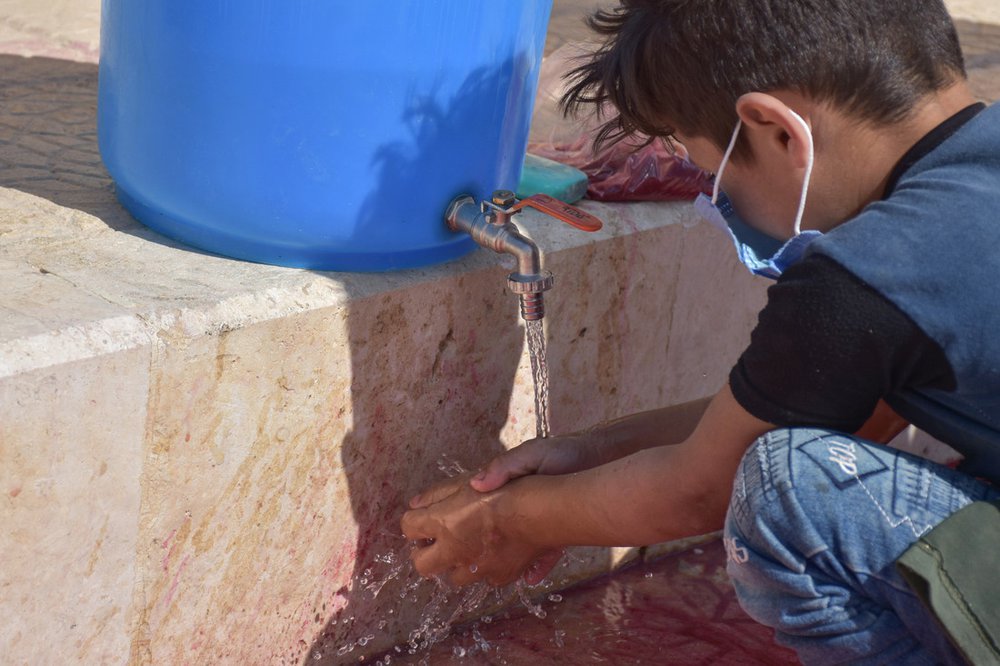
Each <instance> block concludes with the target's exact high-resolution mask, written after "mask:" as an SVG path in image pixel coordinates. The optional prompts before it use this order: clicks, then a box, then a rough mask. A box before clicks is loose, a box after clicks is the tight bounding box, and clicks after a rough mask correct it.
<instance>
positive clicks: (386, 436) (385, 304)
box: [0, 189, 764, 663]
mask: <svg viewBox="0 0 1000 666" xmlns="http://www.w3.org/2000/svg"><path fill="white" fill-rule="evenodd" d="M106 196H110V193H109V192H108V193H107V194H106ZM101 205H102V206H103V209H104V210H105V211H106V213H105V214H104V215H103V217H102V218H99V217H96V216H94V215H91V214H89V213H86V212H83V211H81V210H75V209H68V208H65V207H62V206H59V205H58V204H56V203H54V202H51V201H48V200H46V199H43V198H40V197H37V196H33V195H30V194H26V193H23V192H20V191H17V190H11V189H5V190H0V234H3V239H4V243H3V245H2V249H0V272H2V273H3V274H4V276H5V277H7V276H9V277H10V279H9V280H7V279H5V280H4V282H3V284H5V285H6V286H5V287H4V296H3V299H2V303H3V305H2V306H0V307H2V308H3V311H4V315H5V316H4V319H3V323H2V324H0V398H2V400H0V420H3V422H5V423H7V422H16V423H17V427H15V428H13V429H8V430H7V431H6V432H5V436H4V439H5V441H4V446H6V447H10V449H11V450H15V451H21V452H23V453H22V454H21V455H20V457H18V458H15V459H14V460H15V462H14V464H12V465H9V466H6V467H5V468H4V470H3V471H2V472H0V490H2V491H3V492H4V493H5V494H6V497H7V501H6V503H5V504H4V506H3V508H2V509H0V518H2V519H3V520H4V521H5V524H8V525H11V526H12V532H11V534H15V535H20V536H18V537H17V538H16V539H14V540H13V541H10V542H8V543H6V544H5V548H6V549H7V552H9V553H11V557H10V560H9V561H10V562H11V563H12V564H11V566H9V567H7V568H6V569H5V571H4V574H3V580H2V581H0V584H3V585H4V587H5V589H8V590H10V591H11V592H12V594H10V595H9V596H5V599H9V600H11V602H12V603H19V604H20V607H19V610H18V612H17V613H15V612H14V608H13V607H11V608H9V609H6V610H7V611H8V612H9V613H10V614H11V616H12V617H14V616H16V617H18V622H16V623H13V624H11V625H9V626H8V628H7V630H6V632H7V633H6V635H5V636H4V641H3V642H4V643H5V645H7V646H9V650H8V653H9V654H12V655H15V658H16V659H23V660H25V661H53V660H55V661H59V660H67V659H70V658H77V659H83V660H87V661H91V662H95V663H105V662H108V663H114V662H116V659H115V658H114V655H121V654H123V653H124V652H128V653H130V654H131V657H130V661H131V662H132V663H150V662H152V661H156V662H179V661H184V660H194V661H205V660H210V661H214V662H217V663H245V662H247V661H260V660H262V659H263V660H267V661H273V660H279V659H281V658H291V657H292V655H293V654H295V655H299V654H302V653H304V652H303V651H304V650H305V649H306V648H307V647H313V646H322V645H333V646H336V645H337V644H342V643H345V642H350V641H351V640H355V639H356V638H357V637H358V636H359V635H364V634H365V633H367V632H372V631H374V628H373V627H372V626H365V625H363V624H361V623H357V624H355V625H351V626H349V627H345V626H344V625H343V619H345V618H347V617H350V616H355V617H372V618H377V617H380V616H385V613H386V612H387V608H389V607H391V606H386V605H385V604H384V603H383V602H380V601H378V600H375V599H371V598H368V597H366V596H365V595H364V593H363V590H361V589H359V586H358V583H357V580H358V577H359V572H361V571H362V570H363V569H364V568H366V567H369V566H371V562H372V558H373V557H374V555H375V554H377V553H378V552H380V549H384V548H388V547H391V546H392V541H391V540H388V541H387V540H386V537H385V536H384V535H385V534H386V533H391V532H392V531H395V530H396V527H395V524H396V520H398V516H399V513H400V510H401V507H402V506H403V503H404V502H405V499H406V497H407V496H408V495H409V494H410V493H413V492H415V491H416V490H417V489H419V488H421V487H423V486H424V485H426V484H427V483H430V482H432V481H434V480H435V479H436V478H438V476H437V475H438V472H437V470H436V465H435V460H436V459H437V458H439V457H440V456H442V455H449V456H451V457H453V458H457V459H459V460H460V462H462V464H463V465H465V466H466V467H469V468H471V467H473V466H475V465H477V464H479V463H481V462H482V461H484V460H486V459H488V458H489V457H490V456H492V455H495V454H496V452H498V451H499V450H502V449H503V448H504V447H509V446H512V445H514V444H516V443H518V442H520V441H522V440H523V439H526V438H528V437H531V436H532V434H533V423H534V413H533V399H532V396H531V380H530V368H529V364H528V360H527V358H526V356H525V353H524V349H523V338H522V335H523V334H522V332H521V328H520V326H519V324H518V319H517V307H516V300H515V298H514V297H513V296H512V295H511V294H509V293H507V292H506V289H505V287H504V277H505V275H506V273H507V272H508V268H507V267H505V266H504V263H505V259H504V258H503V257H500V256H498V255H495V254H493V253H490V252H487V251H484V250H481V251H477V252H475V253H474V254H472V255H470V256H468V257H466V258H464V259H461V260H459V261H455V262H451V263H449V264H445V265H441V266H436V267H431V268H427V269H422V270H414V271H405V272H400V273H393V274H380V275H359V274H336V273H316V272H311V271H303V270H295V269H285V268H278V267H272V266H262V265H256V264H249V263H245V262H239V261H233V260H229V259H225V258H221V257H216V256H211V255H206V254H202V253H199V252H197V251H192V250H190V249H186V248H182V247H179V246H177V245H176V244H173V243H171V242H170V241H168V240H166V239H163V238H162V237H159V236H157V235H156V234H153V233H152V232H150V231H148V230H145V229H144V228H142V227H140V226H137V225H135V224H134V223H130V222H129V221H128V220H126V219H124V217H123V213H121V211H120V210H116V209H115V207H114V205H113V202H107V201H106V202H104V203H103V204H101ZM584 205H585V206H586V207H587V208H588V210H590V211H591V212H593V213H595V214H597V215H599V216H600V217H602V218H603V219H604V220H605V222H606V228H605V229H604V230H603V231H601V232H599V233H598V234H594V235H585V234H582V233H580V232H577V231H575V230H572V229H570V228H568V227H565V226H563V225H560V224H558V223H555V222H553V221H551V220H549V219H548V218H544V217H540V216H536V215H534V214H532V213H527V214H525V215H524V216H523V226H524V228H525V230H526V232H527V233H528V234H529V235H531V236H533V237H534V238H535V239H536V241H537V242H538V244H539V245H540V247H542V248H543V250H544V253H545V261H546V264H547V266H548V267H549V268H550V269H551V270H553V271H554V272H555V274H556V276H557V278H556V279H557V286H556V288H555V289H554V290H553V291H552V292H549V294H548V295H547V297H548V310H549V317H548V318H547V322H546V335H547V338H548V341H549V367H550V374H551V375H552V381H553V387H552V397H551V404H552V419H551V420H552V425H553V429H554V432H565V431H569V430H572V429H576V428H580V427H585V426H587V425H591V424H593V423H596V422H598V421H601V420H605V419H608V418H613V417H616V416H619V415H621V414H623V413H626V412H629V411H634V410H637V409H646V408H652V407H655V406H658V405H661V404H670V403H671V402H684V401H687V400H691V399H695V398H699V397H703V396H705V395H708V394H710V393H712V392H714V390H715V389H716V388H717V387H718V385H719V384H720V383H721V381H723V378H724V376H725V372H726V370H727V369H728V367H729V365H730V364H731V362H732V360H733V357H734V355H735V353H736V352H738V350H739V348H740V347H741V345H742V344H743V342H744V340H745V338H746V336H747V335H748V333H749V330H750V327H751V326H752V323H753V319H754V313H755V311H756V308H757V307H759V305H760V304H761V303H762V298H763V292H762V288H763V286H764V285H763V284H761V283H760V282H758V281H755V280H752V279H751V278H750V277H749V276H746V275H745V274H744V273H743V272H742V269H741V267H739V266H738V265H736V264H735V262H734V261H733V260H732V258H731V256H730V254H731V253H730V252H728V246H727V241H726V240H725V239H724V238H722V237H721V236H720V235H717V234H715V232H713V231H712V230H710V229H709V228H707V226H705V225H698V224H695V223H694V219H693V217H692V216H691V211H690V207H689V206H687V205H685V204H642V205H611V204H596V203H585V204H584ZM105 217H106V218H108V221H106V220H105V219H103V218H105ZM720 283H721V286H719V287H716V286H715V285H719V284H720ZM709 286H711V287H712V288H711V289H709ZM706 290H708V291H706ZM706 293H711V294H712V296H711V297H710V298H705V297H704V295H705V294H706ZM705 331H712V332H713V335H712V337H713V338H714V339H713V340H708V339H707V338H708V336H706V335H705ZM29 352H30V353H29ZM46 386H48V387H51V388H50V389H46V388H45V387H46ZM53 391H55V393H53ZM54 410H57V411H54ZM60 424H61V425H60ZM88 424H89V425H88ZM101 424H104V425H103V426H102V425H101ZM77 425H78V426H79V427H77ZM29 452H30V453H29ZM50 457H55V458H56V459H65V460H67V461H69V460H73V461H75V462H73V463H72V464H69V465H67V466H62V467H58V468H52V467H51V466H47V463H46V460H48V459H49V458H50ZM88 479H93V480H96V479H101V480H102V481H101V483H105V484H107V485H105V486H103V488H104V490H103V491H101V490H100V488H102V486H101V485H99V484H98V485H92V484H91V485H88V484H89V483H90V482H88ZM95 491H99V492H101V493H102V497H103V500H102V503H101V504H100V506H99V508H98V507H97V506H96V505H94V504H93V500H94V497H93V493H94V492H95ZM87 506H91V507H92V510H90V511H89V513H88V516H87V520H81V519H76V518H71V517H72V516H74V515H75V513H74V511H73V510H72V507H87ZM28 507H33V508H31V509H29V508H28ZM67 519H70V520H71V521H72V522H71V523H66V521H67ZM105 525H115V526H116V529H115V535H116V538H115V539H109V538H107V536H106V535H105V533H104V532H105V531H106V530H107V528H106V527H105ZM42 526H44V527H42ZM54 529H55V530H57V531H59V532H60V533H62V534H64V535H65V539H63V540H61V541H60V542H58V544H57V545H54V547H53V548H49V549H46V550H44V551H37V550H35V549H33V547H32V546H31V543H32V542H33V541H37V540H38V539H40V538H41V531H45V532H49V533H51V531H52V530H54ZM80 553H89V555H88V556H87V557H86V558H85V559H86V562H82V561H81V560H80ZM637 554H638V553H637V551H635V550H631V551H630V550H628V549H623V550H620V551H617V552H615V553H614V554H612V553H611V552H610V551H603V550H601V549H593V550H589V551H587V552H586V553H581V555H580V556H579V557H578V558H576V559H575V560H574V561H575V564H574V566H573V567H570V568H568V569H566V570H564V571H562V572H561V574H560V576H561V578H560V581H559V582H560V583H561V584H566V583H568V582H572V581H575V580H579V579H581V578H584V577H588V576H592V575H594V574H597V573H600V572H602V571H605V570H607V569H608V568H609V567H612V566H617V564H618V563H620V562H623V561H627V560H629V559H630V558H634V557H635V556H636V555H637ZM74 562H79V564H78V565H75V564H73V563H74ZM50 570H60V571H65V572H67V575H66V576H65V577H64V578H62V579H58V580H59V585H58V588H54V587H52V586H51V585H50V584H49V583H48V580H49V576H48V575H47V574H45V573H44V572H47V571H50ZM262 572H267V574H266V577H264V578H262V577H261V576H262ZM123 574H127V575H128V576H129V577H130V579H131V580H132V584H131V585H122V582H123V581H122V579H121V578H120V577H121V576H122V575H123ZM85 598H90V599H103V600H104V601H103V602H102V603H99V604H97V605H96V606H95V607H94V609H93V612H91V613H88V614H87V617H78V618H74V609H75V607H76V605H75V604H76V602H74V601H72V600H74V599H85ZM392 598H393V597H392V596H390V597H388V599H392ZM17 600H20V601H19V602H18V601H17ZM263 608H267V609H269V612H268V613H267V614H266V615H265V616H261V615H260V613H261V610H262V609H263ZM254 609H257V610H254ZM112 610H113V613H111V614H110V615H109V614H108V613H109V612H110V611H112ZM418 610H419V609H417V608H409V609H403V610H401V611H400V612H399V613H398V614H396V615H395V616H394V618H395V619H394V620H393V622H392V623H391V624H390V625H389V626H387V627H385V628H383V629H382V630H381V631H379V632H377V633H379V635H380V640H379V641H375V642H373V643H371V645H370V648H371V649H376V648H379V647H385V646H386V645H387V644H388V643H390V642H394V641H396V640H399V639H400V638H401V637H403V636H404V635H405V634H406V633H407V632H408V631H409V630H410V629H412V628H413V624H414V622H415V616H414V613H416V612H417V611H418ZM53 617H56V618H66V620H65V621H61V620H59V621H54V620H53ZM306 618H312V619H310V620H309V621H308V622H306ZM205 622H207V623H208V624H205ZM359 632H360V633H359ZM56 635H58V636H60V637H61V639H60V640H55V639H54V637H55V636H56ZM27 636H35V637H37V636H51V637H53V640H44V641H36V640H32V641H29V640H27V638H26V637H27ZM67 636H69V637H70V638H75V639H76V640H65V639H66V637H67ZM262 638H266V640H264V641H263V642H262V641H261V639H262ZM69 646H76V647H75V648H72V649H70V647H69ZM303 646H305V647H303ZM74 650H75V652H74Z"/></svg>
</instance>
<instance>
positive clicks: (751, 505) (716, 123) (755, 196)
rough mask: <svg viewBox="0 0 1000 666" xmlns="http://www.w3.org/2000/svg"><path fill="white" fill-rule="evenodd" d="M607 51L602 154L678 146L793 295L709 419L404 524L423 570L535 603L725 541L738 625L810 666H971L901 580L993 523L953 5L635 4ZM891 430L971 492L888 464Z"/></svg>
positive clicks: (758, 257) (928, 472)
mask: <svg viewBox="0 0 1000 666" xmlns="http://www.w3.org/2000/svg"><path fill="white" fill-rule="evenodd" d="M591 24H592V26H593V27H594V28H595V29H596V30H597V32H598V33H600V34H601V35H602V36H603V37H604V38H605V42H604V45H603V46H602V47H601V48H600V49H599V50H598V51H597V52H596V53H594V54H593V56H592V58H591V59H590V60H589V61H588V62H587V63H586V64H583V65H582V66H580V67H579V68H578V69H577V70H575V71H574V72H573V73H572V75H571V83H572V87H571V88H570V90H569V93H568V94H567V98H566V100H564V102H565V104H566V105H567V107H568V108H576V107H580V106H582V105H589V104H594V105H603V104H605V103H610V104H611V105H613V107H614V108H615V109H617V112H618V115H617V116H616V117H614V118H612V119H611V120H610V121H609V122H608V124H607V125H605V126H604V128H603V130H602V132H601V134H600V137H599V138H600V139H602V140H606V139H617V138H621V137H622V136H627V135H630V134H633V133H642V134H646V135H648V136H651V137H665V138H667V139H676V140H677V141H679V142H680V143H682V144H683V145H684V146H685V147H686V148H687V150H688V152H689V154H690V158H691V160H692V161H693V162H695V163H696V164H698V165H699V166H701V167H703V168H705V169H708V170H711V171H713V172H715V173H716V186H717V188H718V186H719V185H721V187H722V188H723V189H724V190H725V192H726V194H727V195H728V197H725V196H721V195H719V193H718V192H717V193H716V196H714V197H713V198H712V200H701V201H699V202H698V204H697V207H698V208H699V210H700V211H701V212H702V213H703V215H705V216H706V217H707V218H709V219H710V220H712V221H713V222H715V223H716V224H720V225H723V226H727V225H732V226H733V227H734V228H736V229H741V228H745V227H743V226H742V225H743V224H745V225H746V226H748V227H750V228H752V229H756V230H757V231H758V232H762V233H763V234H764V235H766V237H769V239H772V240H771V241H770V242H768V239H765V240H764V242H761V241H760V239H759V238H758V239H756V240H754V241H752V242H751V243H743V242H742V241H741V240H739V239H737V240H736V245H737V249H738V250H739V252H740V257H741V259H742V260H743V261H744V263H746V264H747V266H748V267H749V268H750V269H751V270H753V271H754V272H756V273H758V274H762V275H767V276H769V277H772V278H777V281H776V283H775V284H774V285H773V286H772V287H771V289H770V290H769V292H768V302H767V305H766V306H765V308H764V310H763V311H762V312H761V314H760V317H759V322H758V326H757V328H756V329H755V331H754V333H753V336H752V339H751V342H750V345H749V347H748V348H747V349H746V350H745V352H744V353H743V355H742V357H741V358H740V360H739V362H738V363H737V365H736V366H735V367H734V368H733V370H732V372H731V374H730V378H729V382H728V384H727V385H726V386H725V387H723V388H722V390H721V391H720V392H719V393H718V394H717V395H716V396H715V397H714V398H713V399H712V400H711V403H710V404H709V405H708V407H707V409H706V410H705V411H704V414H703V415H701V416H700V418H698V413H697V411H693V412H692V410H690V409H687V410H684V409H682V410H676V409H675V410H661V411H655V412H650V413H645V414H639V415H635V416H633V417H629V418H627V419H624V420H622V421H618V422H615V423H612V424H609V425H607V426H604V427H602V428H597V429H594V430H592V431H589V432H586V433H578V434H575V435H571V436H568V437H563V438H554V439H551V440H546V441H541V442H540V441H530V442H526V443H525V444H523V445H522V446H520V447H518V448H516V449H514V450H512V451H510V452H508V453H507V454H504V455H502V456H500V457H499V458H497V459H496V460H494V461H492V462H491V463H490V464H489V465H488V466H487V467H486V468H484V470H483V471H482V472H480V473H479V474H478V475H477V476H475V477H474V478H473V479H471V481H469V480H464V481H462V482H459V483H451V484H443V485H441V486H438V487H436V488H434V489H431V490H430V491H428V492H427V493H425V494H424V495H423V496H420V497H417V498H415V499H414V500H413V501H412V502H411V509H412V510H411V511H409V512H407V513H406V515H405V516H404V517H403V523H402V526H403V530H404V533H405V534H406V535H407V536H408V537H409V538H411V539H414V540H416V541H417V542H418V543H419V544H421V547H418V548H417V549H416V550H415V551H414V553H413V560H414V563H415V565H416V567H417V569H418V570H419V571H420V572H421V573H422V574H424V575H431V574H447V575H449V576H450V578H451V579H452V580H453V581H454V582H455V583H458V584H464V583H468V582H471V581H473V580H480V579H485V580H488V581H489V582H491V583H494V584H503V583H507V582H509V581H511V580H513V579H515V578H516V577H518V576H519V575H522V574H523V573H524V572H525V571H527V572H528V573H527V577H528V578H529V579H534V580H537V579H539V578H540V577H541V576H543V575H544V574H545V573H547V571H548V570H549V569H550V568H551V566H552V565H553V564H554V561H555V559H557V558H558V552H559V549H560V548H562V547H563V546H567V545H608V546H611V545H616V546H619V545H643V544H652V543H656V542H660V541H664V540H668V539H675V538H678V537H683V536H688V535H693V534H701V533H706V532H710V531H713V530H716V529H719V528H722V527H724V529H725V532H724V537H725V544H726V549H727V553H728V555H729V573H730V576H731V578H732V579H733V582H734V585H735V586H736V590H737V594H738V596H739V598H740V602H741V604H742V605H743V607H744V608H745V609H746V610H747V612H748V613H749V614H750V615H751V616H753V617H754V618H756V619H757V620H758V621H760V622H763V623H765V624H767V625H769V626H771V627H773V628H774V629H775V631H776V637H777V639H778V640H779V641H780V642H782V643H784V644H786V645H789V646H791V647H792V648H794V649H795V650H797V651H798V654H799V656H800V657H801V659H802V660H803V661H804V662H806V663H842V662H851V663H939V662H949V663H951V662H956V663H957V662H960V659H961V658H960V656H959V654H958V652H957V651H956V649H955V648H954V647H953V646H952V645H951V643H950V642H949V640H948V638H947V635H946V632H945V631H943V630H942V629H940V628H939V626H938V624H937V622H936V621H935V618H934V616H933V615H932V613H931V612H930V611H928V610H927V609H926V608H925V607H924V605H923V604H922V603H921V602H920V600H919V598H918V597H917V595H915V594H914V593H913V592H912V591H911V589H910V588H909V586H908V585H907V584H906V583H905V582H904V580H903V579H902V578H901V576H900V574H899V573H898V572H897V568H896V566H895V562H896V560H897V559H898V558H899V557H900V556H901V555H902V554H903V553H904V552H905V551H907V549H909V548H910V546H911V545H912V544H913V543H914V542H916V541H917V539H918V538H919V537H922V536H924V535H926V534H928V532H929V531H930V530H931V529H932V528H933V527H935V526H936V525H938V524H939V523H941V522H942V521H944V520H945V519H946V518H948V517H949V516H950V515H952V514H954V513H955V512H957V511H959V509H962V508H963V507H965V506H966V505H969V504H970V503H972V502H976V501H980V500H995V499H997V498H998V497H1000V491H998V489H997V487H996V486H995V485H994V484H996V483H997V482H998V481H1000V334H998V333H997V332H998V331H1000V297H998V294H997V290H996V288H995V283H996V281H997V279H998V278H1000V219H998V216H1000V213H998V211H1000V107H994V108H985V107H984V105H982V104H977V103H976V100H975V99H973V97H972V95H971V93H970V92H969V90H968V87H967V85H966V81H965V71H964V63H963V59H962V54H961V51H960V48H959V45H958V38H957V35H956V32H955V28H954V25H953V23H952V21H951V19H950V17H949V16H948V14H947V11H946V10H945V8H944V6H943V4H942V3H941V2H940V0H796V1H794V2H790V1H789V0H753V1H752V2H747V1H746V0H624V1H623V2H622V3H621V6H620V7H618V8H617V9H615V10H613V11H608V12H598V13H597V14H595V16H594V17H593V19H592V21H591ZM807 195H808V196H807ZM737 218H739V221H737ZM741 234H742V232H741ZM742 237H746V235H742ZM779 247H780V249H777V248H779ZM776 250H777V251H776ZM772 255H773V256H772ZM887 405H888V407H887ZM889 407H891V409H889ZM896 414H898V415H899V417H897V416H896ZM900 417H902V418H903V419H905V420H906V421H909V422H911V423H913V424H915V425H917V426H918V427H920V428H921V429H923V430H925V431H926V432H929V433H930V434H932V435H934V436H936V437H937V438H939V439H941V440H943V441H945V442H947V443H948V444H950V445H951V446H953V447H954V448H956V449H957V450H958V451H959V452H961V453H962V454H963V455H964V457H965V467H964V468H963V471H957V470H951V469H948V468H945V467H941V466H939V465H936V464H934V463H931V462H929V461H926V460H922V459H920V458H916V457H913V456H909V455H906V454H903V453H900V452H897V451H894V450H891V449H888V448H885V447H883V446H881V445H880V444H879V443H876V442H881V443H885V442H887V441H888V440H889V439H891V437H892V436H893V435H894V434H896V433H897V432H899V430H900V429H901V428H902V426H903V425H904V424H905V422H904V421H903V420H902V419H900ZM849 433H854V434H849Z"/></svg>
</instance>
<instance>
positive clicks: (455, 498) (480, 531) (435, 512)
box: [401, 477, 551, 586]
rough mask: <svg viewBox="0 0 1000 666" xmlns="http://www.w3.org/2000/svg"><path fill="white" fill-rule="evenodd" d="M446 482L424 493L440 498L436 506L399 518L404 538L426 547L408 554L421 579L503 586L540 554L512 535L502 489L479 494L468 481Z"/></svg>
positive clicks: (522, 538)
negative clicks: (440, 578) (477, 582)
mask: <svg viewBox="0 0 1000 666" xmlns="http://www.w3.org/2000/svg"><path fill="white" fill-rule="evenodd" d="M449 483H450V485H449V484H442V485H441V486H437V487H435V488H434V489H432V490H431V491H429V492H428V493H425V495H424V496H425V497H426V496H428V495H432V494H433V495H434V496H435V497H439V499H438V501H437V502H436V503H434V504H431V505H429V506H427V507H426V508H422V509H415V510H411V511H407V512H406V513H405V514H404V515H403V520H402V523H401V525H402V528H403V534H404V535H405V536H406V538H407V539H410V540H411V541H415V542H417V543H418V544H421V543H422V544H426V545H418V546H417V547H416V549H415V550H414V552H413V554H412V555H411V559H412V560H413V564H414V566H415V567H416V569H417V571H418V572H419V573H420V574H421V575H422V576H435V575H437V576H445V577H447V578H448V579H449V580H450V581H451V582H452V583H453V584H455V585H467V584H468V583H472V582H475V581H478V580H486V581H488V582H489V583H491V584H493V585H498V586H499V585H506V584H507V583H510V582H512V581H514V580H516V579H517V578H518V577H519V576H520V575H521V574H522V573H523V572H524V571H525V570H526V569H529V567H530V566H531V565H532V563H533V562H535V561H536V560H538V559H539V557H541V556H543V555H544V554H545V552H546V551H545V549H544V548H542V547H539V546H538V545H536V544H533V543H532V542H531V540H530V539H529V538H527V537H525V535H521V534H517V533H515V531H514V529H513V528H514V524H515V521H514V516H512V515H510V514H509V513H508V510H507V509H506V508H505V507H506V506H507V502H506V499H507V498H506V495H507V494H508V491H507V490H506V489H504V490H499V491H494V492H491V493H479V492H477V491H475V490H473V489H472V488H470V487H469V485H468V481H467V477H465V478H463V479H452V480H451V481H450V482H449ZM550 568H551V567H550Z"/></svg>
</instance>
